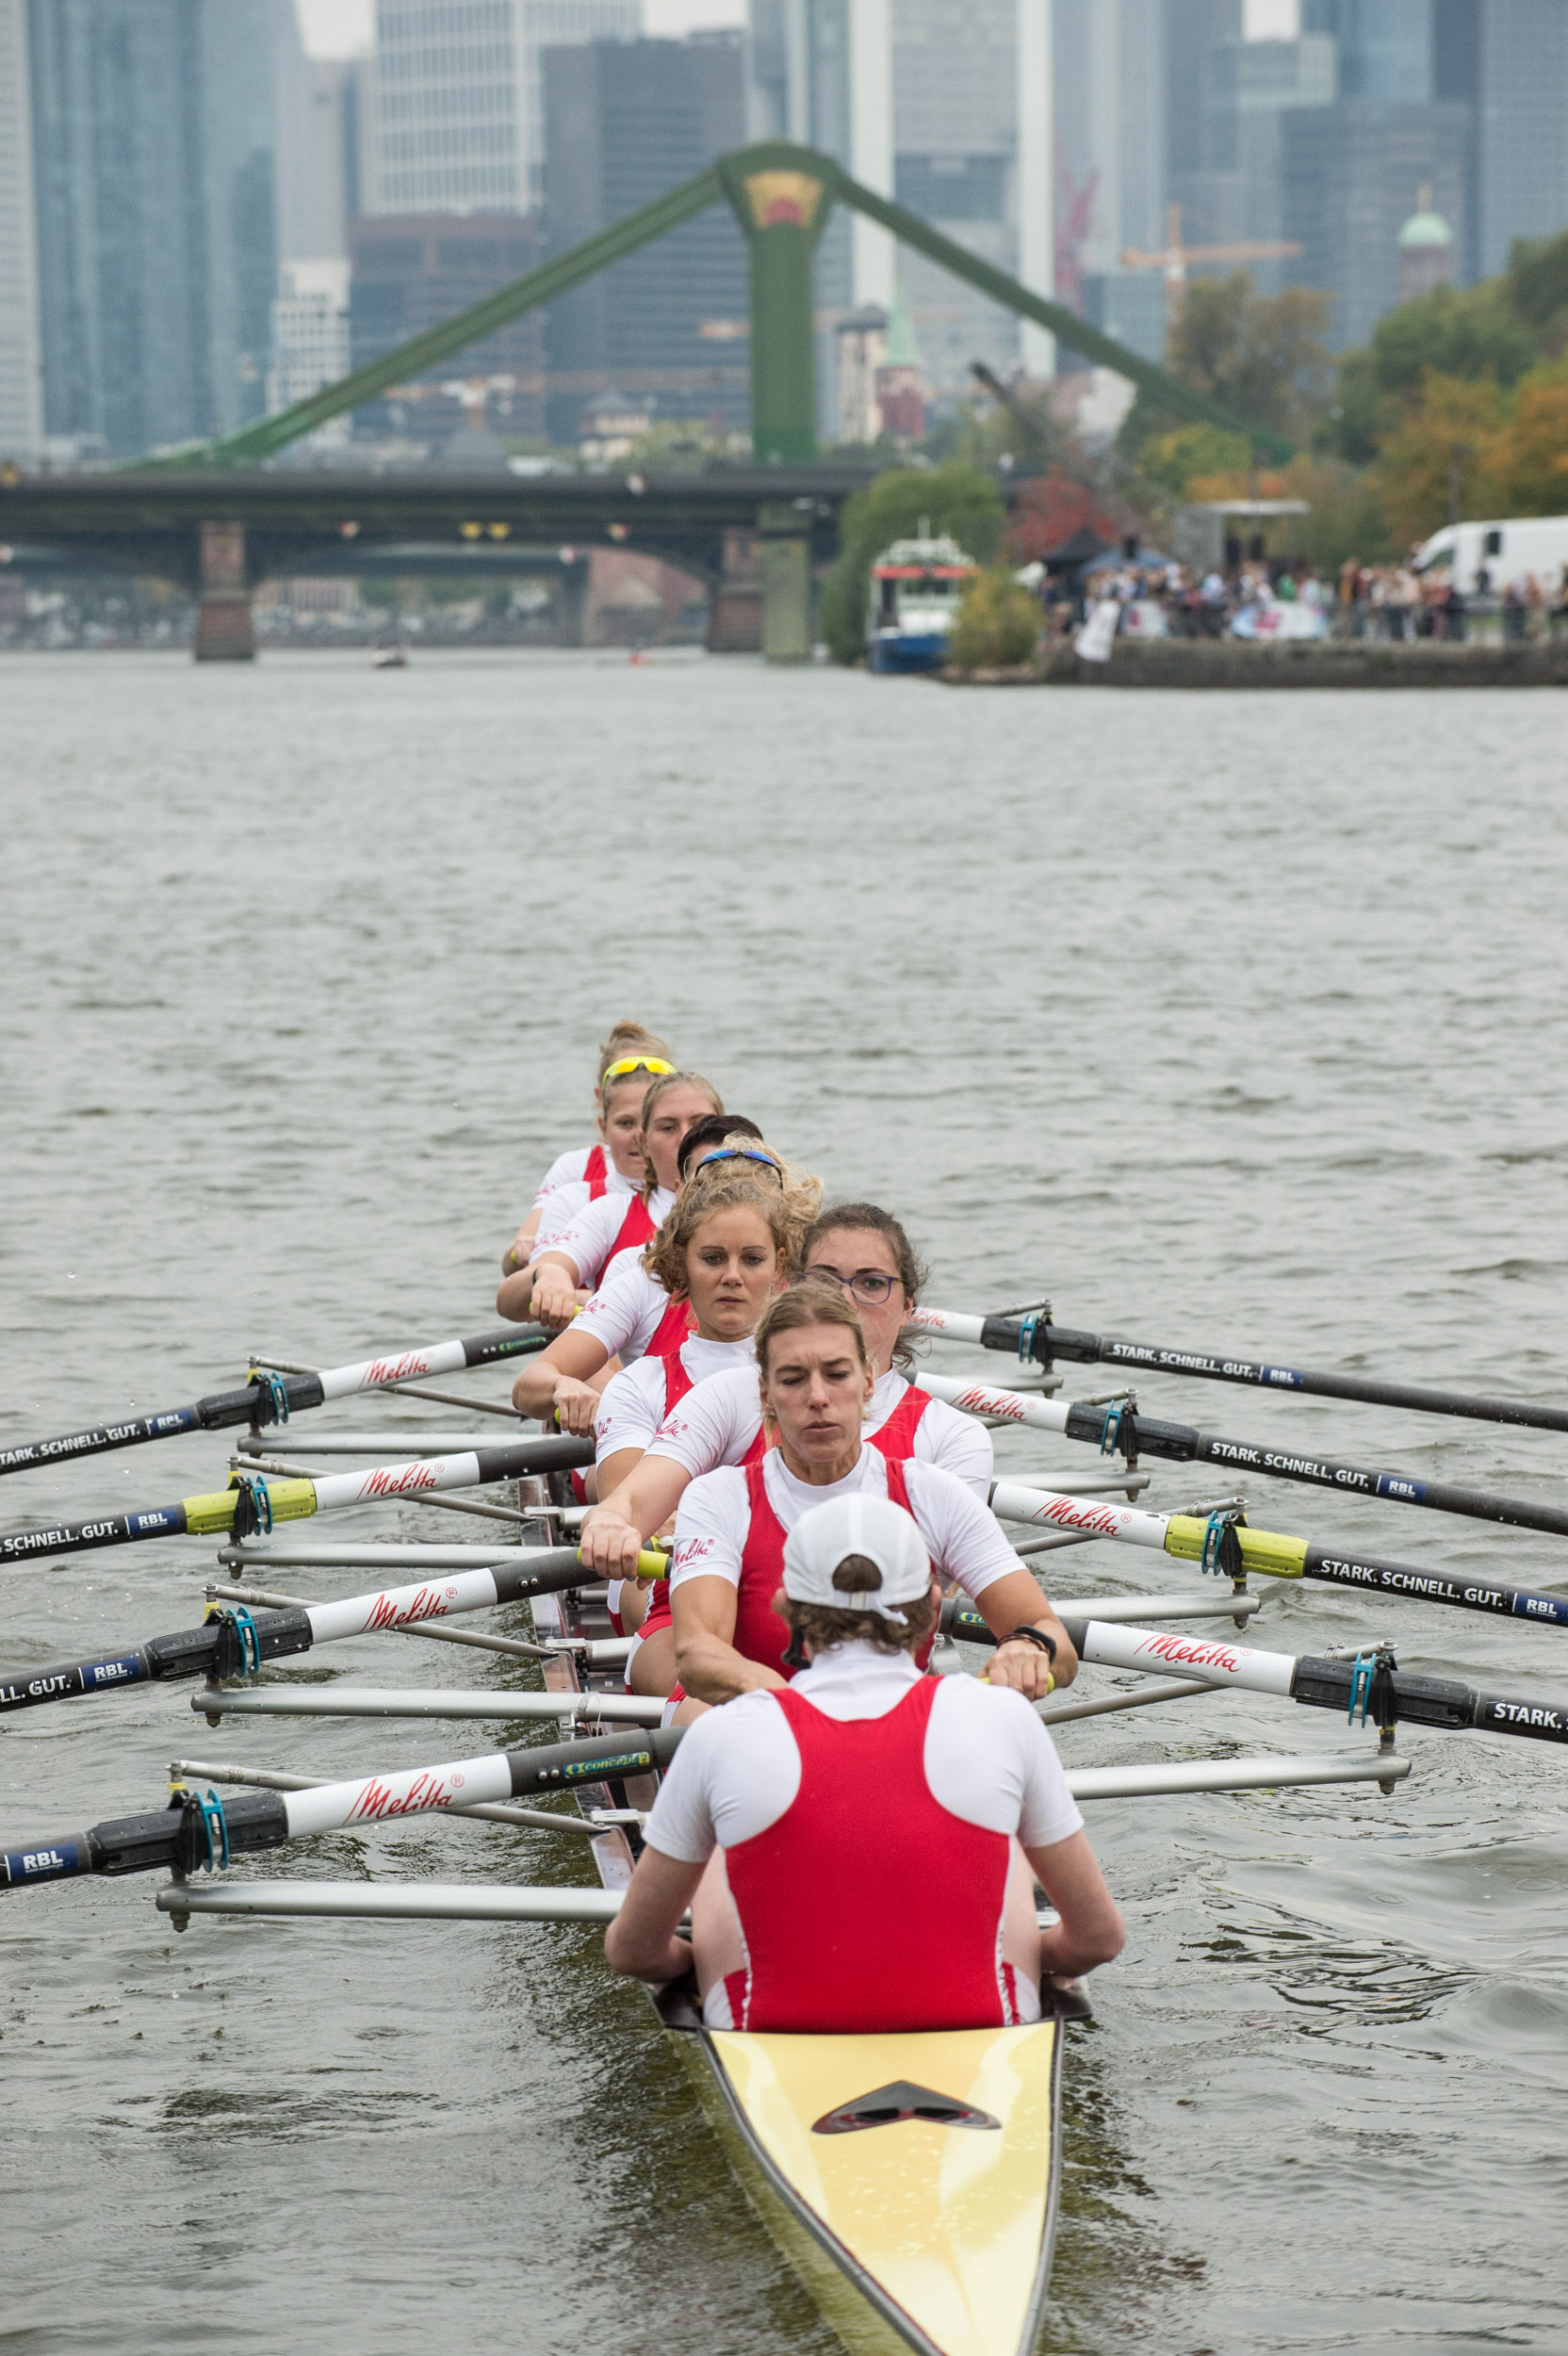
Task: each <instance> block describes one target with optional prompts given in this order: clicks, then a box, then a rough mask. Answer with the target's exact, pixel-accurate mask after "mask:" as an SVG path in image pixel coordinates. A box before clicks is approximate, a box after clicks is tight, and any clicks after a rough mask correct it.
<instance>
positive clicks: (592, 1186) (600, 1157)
mask: <svg viewBox="0 0 1568 2356" xmlns="http://www.w3.org/2000/svg"><path fill="white" fill-rule="evenodd" d="M582 1174H583V1176H584V1177H585V1178H586V1179H587V1181H588V1200H589V1202H590V1203H596V1202H597V1201H598V1199H599V1197H600V1195H601V1194H604V1193H606V1192H608V1190H609V1184H610V1173H609V1171H608V1170H606V1168H605V1166H604V1148H603V1146H602V1145H591V1146H590V1147H589V1148H588V1159H587V1160H586V1161H585V1162H584V1163H583V1165H582Z"/></svg>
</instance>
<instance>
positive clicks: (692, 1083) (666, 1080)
mask: <svg viewBox="0 0 1568 2356" xmlns="http://www.w3.org/2000/svg"><path fill="white" fill-rule="evenodd" d="M671 1088H701V1090H702V1092H703V1094H704V1095H705V1096H706V1097H707V1099H708V1102H709V1103H710V1104H711V1105H712V1107H713V1110H714V1111H715V1112H716V1113H722V1112H723V1110H724V1099H723V1097H721V1096H720V1094H719V1091H718V1089H717V1088H715V1087H714V1086H713V1083H712V1081H711V1080H705V1079H704V1078H703V1076H702V1074H701V1072H661V1073H660V1075H659V1077H658V1079H657V1080H655V1081H653V1082H652V1083H651V1084H650V1086H649V1088H648V1089H647V1092H646V1094H645V1096H644V1098H643V1117H642V1120H641V1121H640V1122H639V1123H638V1128H637V1137H636V1141H635V1142H636V1150H637V1152H638V1153H641V1154H642V1155H643V1157H644V1159H645V1162H646V1164H647V1174H646V1176H645V1178H644V1180H643V1185H642V1196H643V1200H644V1202H645V1203H647V1202H650V1201H651V1200H652V1197H653V1194H654V1190H655V1188H656V1187H657V1186H658V1184H659V1181H658V1179H657V1178H656V1177H655V1176H654V1174H653V1156H652V1155H651V1154H650V1153H649V1152H648V1122H649V1121H651V1120H652V1118H653V1110H654V1106H655V1105H656V1104H658V1102H659V1100H660V1098H661V1097H662V1096H668V1094H669V1092H670V1090H671Z"/></svg>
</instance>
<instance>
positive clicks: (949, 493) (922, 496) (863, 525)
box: [822, 464, 1006, 663]
mask: <svg viewBox="0 0 1568 2356" xmlns="http://www.w3.org/2000/svg"><path fill="white" fill-rule="evenodd" d="M1005 522H1006V513H1005V509H1004V507H1003V504H1002V494H1001V492H1000V491H999V490H998V489H997V487H996V484H995V483H993V482H988V480H987V478H986V477H985V476H984V475H983V474H981V473H979V472H978V471H977V470H976V469H975V468H974V467H973V466H961V465H957V464H954V465H950V466H890V468H889V469H888V471H887V473H886V474H879V475H878V476H877V477H876V479H875V481H874V483H868V485H867V486H866V488H865V490H863V491H857V493H856V494H855V497H854V498H853V499H848V500H846V501H845V504H844V510H843V515H842V517H841V521H840V526H839V560H838V563H837V564H835V565H834V567H833V569H832V571H831V572H830V573H829V574H828V576H827V579H826V581H824V583H823V592H822V634H823V636H824V637H825V639H826V641H827V645H828V648H829V650H830V652H831V653H832V654H833V655H834V657H835V658H836V660H837V661H838V662H840V663H858V661H859V659H860V657H861V656H862V655H863V654H864V653H865V650H866V601H867V598H868V597H869V595H870V590H871V568H872V564H873V563H874V560H875V559H876V558H877V557H878V556H879V555H880V554H881V552H882V550H883V549H884V548H886V547H887V546H888V544H889V543H890V541H892V540H907V539H910V538H912V537H913V535H914V534H915V533H916V532H919V530H920V529H921V526H922V524H927V525H929V527H930V530H931V531H932V532H934V533H941V532H948V533H950V534H951V535H952V537H953V538H954V539H955V540H956V541H957V543H958V546H959V547H960V548H962V549H963V550H964V552H965V554H966V555H968V556H972V557H974V558H976V559H977V560H978V561H979V563H981V564H985V563H986V562H987V560H988V558H989V557H991V556H993V555H994V554H995V553H996V550H997V548H998V547H999V546H1000V545H1001V540H1002V532H1003V528H1004V526H1005Z"/></svg>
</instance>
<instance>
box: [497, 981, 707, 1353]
mask: <svg viewBox="0 0 1568 2356" xmlns="http://www.w3.org/2000/svg"><path fill="white" fill-rule="evenodd" d="M675 1068H676V1064H675V1057H674V1055H672V1054H671V1052H670V1050H669V1048H668V1047H667V1046H666V1045H665V1044H664V1041H663V1040H662V1039H658V1038H656V1037H655V1035H654V1033H653V1032H652V1031H645V1029H644V1028H643V1025H642V1024H641V1023H616V1024H614V1026H613V1029H612V1031H611V1033H610V1037H609V1038H608V1039H606V1040H605V1042H604V1045H603V1046H602V1047H601V1048H600V1049H599V1056H598V1077H597V1079H596V1081H595V1083H594V1125H595V1127H596V1129H597V1131H598V1142H597V1143H596V1144H595V1145H583V1146H578V1147H576V1148H574V1149H573V1150H572V1151H571V1152H569V1153H558V1154H557V1155H556V1157H555V1159H554V1161H553V1162H552V1163H551V1164H550V1166H549V1168H548V1170H546V1172H545V1175H544V1178H543V1180H542V1181H541V1183H540V1186H539V1190H538V1192H537V1194H535V1196H534V1198H533V1208H532V1209H531V1211H530V1213H529V1215H528V1217H527V1219H524V1221H523V1223H522V1225H521V1226H520V1227H519V1228H518V1230H517V1233H516V1234H515V1235H514V1236H513V1238H512V1241H511V1242H510V1243H509V1244H508V1245H507V1247H506V1250H505V1251H504V1252H502V1254H501V1274H502V1276H503V1277H507V1276H517V1275H520V1274H521V1273H522V1271H523V1270H524V1269H525V1268H527V1267H528V1264H529V1262H530V1261H531V1259H532V1257H533V1255H534V1253H535V1252H536V1251H537V1250H539V1249H540V1248H541V1247H540V1246H539V1244H538V1243H537V1241H536V1238H537V1236H538V1235H539V1234H540V1231H541V1227H543V1229H544V1232H545V1234H546V1236H547V1237H548V1236H549V1235H559V1234H560V1233H561V1231H562V1229H563V1228H564V1227H565V1226H566V1225H567V1224H568V1223H569V1222H570V1220H571V1219H574V1218H575V1217H576V1215H577V1213H578V1212H579V1211H580V1210H581V1209H582V1207H583V1205H584V1204H585V1203H596V1202H597V1201H598V1200H599V1197H600V1196H601V1195H605V1194H619V1195H632V1194H635V1193H636V1191H637V1189H638V1187H639V1186H641V1185H642V1183H643V1176H644V1170H643V1157H642V1155H641V1153H639V1152H638V1151H637V1130H638V1126H639V1122H640V1119H641V1114H642V1109H643V1098H644V1095H645V1092H646V1089H647V1085H648V1082H649V1081H650V1080H656V1079H658V1078H660V1077H661V1075H662V1073H664V1072H673V1071H674V1070H675ZM498 1314H499V1315H500V1316H502V1317H506V1316H508V1315H512V1316H515V1317H525V1316H526V1315H527V1314H528V1304H527V1301H526V1300H525V1301H524V1303H523V1305H522V1307H521V1308H520V1309H518V1308H515V1307H514V1308H513V1309H512V1310H510V1311H509V1310H506V1309H499V1311H498Z"/></svg>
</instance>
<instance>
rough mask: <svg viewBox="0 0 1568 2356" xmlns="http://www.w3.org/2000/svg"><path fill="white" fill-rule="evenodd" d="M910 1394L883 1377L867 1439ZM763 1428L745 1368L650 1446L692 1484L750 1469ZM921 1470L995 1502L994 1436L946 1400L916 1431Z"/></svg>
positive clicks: (691, 1396)
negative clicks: (934, 1468) (727, 1469)
mask: <svg viewBox="0 0 1568 2356" xmlns="http://www.w3.org/2000/svg"><path fill="white" fill-rule="evenodd" d="M908 1388H909V1385H908V1383H907V1382H906V1381H905V1379H904V1377H903V1375H901V1374H891V1373H889V1374H884V1375H881V1376H879V1377H878V1380H877V1383H876V1388H875V1389H874V1391H873V1393H872V1395H871V1403H870V1405H869V1406H868V1407H867V1409H866V1414H865V1419H864V1421H863V1422H862V1424H861V1426H860V1429H861V1431H862V1432H864V1433H865V1435H866V1437H867V1438H868V1439H869V1438H870V1436H871V1434H872V1433H873V1432H880V1431H881V1429H882V1426H883V1425H884V1424H885V1423H886V1422H887V1420H888V1417H889V1416H890V1415H891V1414H892V1412H893V1410H894V1408H895V1407H896V1406H897V1405H898V1403H899V1401H900V1400H901V1399H903V1397H904V1394H905V1392H906V1391H907V1390H908ZM761 1426H762V1404H761V1400H760V1397H759V1394H758V1388H757V1377H756V1375H755V1373H752V1372H749V1371H748V1370H747V1369H745V1368H743V1367H735V1368H732V1369H731V1370H730V1371H728V1372H727V1373H725V1374H719V1375H711V1376H710V1377H709V1379H708V1381H707V1382H706V1383H697V1384H696V1385H695V1387H694V1389H692V1390H690V1391H688V1392H687V1394H686V1396H685V1398H684V1399H682V1400H681V1401H680V1402H679V1404H678V1406H676V1407H674V1408H672V1409H671V1411H670V1413H669V1414H668V1415H666V1416H665V1418H664V1420H663V1422H662V1424H661V1425H660V1427H659V1430H658V1432H657V1434H656V1435H655V1437H654V1438H653V1439H652V1440H650V1441H649V1443H648V1453H649V1455H650V1456H669V1457H672V1458H673V1459H674V1460H675V1462H676V1463H677V1464H681V1465H683V1466H684V1467H685V1469H686V1471H687V1472H689V1473H691V1474H692V1475H693V1476H695V1475H697V1474H699V1473H709V1472H713V1471H715V1470H716V1469H717V1467H718V1466H719V1465H721V1464H742V1463H743V1462H744V1459H745V1454H746V1450H747V1449H748V1448H750V1446H751V1444H752V1442H753V1440H755V1439H756V1437H757V1434H758V1432H760V1430H761ZM909 1453H910V1455H911V1456H912V1457H914V1459H915V1461H916V1462H917V1463H918V1464H940V1465H941V1467H942V1469H943V1471H944V1472H950V1473H953V1474H955V1475H956V1477H957V1479H958V1480H960V1481H963V1483H964V1485H965V1486H966V1488H970V1489H972V1490H973V1491H974V1494H975V1496H976V1497H978V1498H979V1499H980V1501H981V1503H982V1504H984V1503H985V1501H986V1499H987V1498H988V1497H989V1495H990V1487H991V1479H992V1474H993V1470H994V1464H995V1457H994V1451H993V1449H992V1448H991V1435H990V1433H989V1432H988V1431H987V1430H986V1427H985V1425H984V1424H983V1423H981V1422H980V1421H979V1420H978V1419H977V1418H976V1417H975V1416H973V1415H960V1414H959V1413H958V1410H957V1409H956V1407H949V1406H948V1404H947V1402H946V1400H945V1399H933V1400H932V1401H931V1404H930V1406H929V1407H928V1408H927V1409H926V1411H925V1413H924V1415H922V1417H921V1419H920V1422H919V1424H918V1425H917V1426H916V1428H915V1439H914V1446H913V1447H912V1448H911V1449H910V1450H909Z"/></svg>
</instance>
